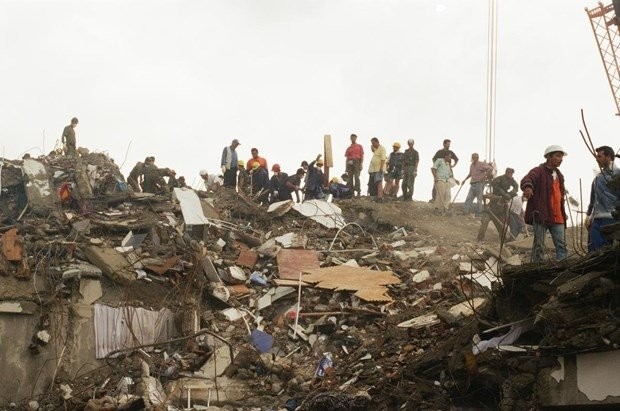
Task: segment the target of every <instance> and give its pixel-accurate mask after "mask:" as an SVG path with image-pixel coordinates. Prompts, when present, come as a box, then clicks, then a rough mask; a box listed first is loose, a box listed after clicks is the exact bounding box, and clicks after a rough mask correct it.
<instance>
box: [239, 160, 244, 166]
mask: <svg viewBox="0 0 620 411" xmlns="http://www.w3.org/2000/svg"><path fill="white" fill-rule="evenodd" d="M237 165H238V166H241V167H243V166H244V165H245V162H244V161H243V160H239V161H237Z"/></svg>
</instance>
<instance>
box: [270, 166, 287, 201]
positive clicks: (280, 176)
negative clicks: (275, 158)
mask: <svg viewBox="0 0 620 411" xmlns="http://www.w3.org/2000/svg"><path fill="white" fill-rule="evenodd" d="M271 171H272V172H273V175H272V176H271V179H270V180H269V183H270V187H271V196H270V197H271V198H270V200H269V202H270V203H275V202H277V201H282V200H283V199H282V198H281V196H280V192H281V191H282V190H284V189H285V184H286V180H287V179H288V174H286V173H283V172H282V171H280V164H274V165H273V167H271ZM289 197H290V193H289Z"/></svg>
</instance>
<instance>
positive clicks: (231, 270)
mask: <svg viewBox="0 0 620 411" xmlns="http://www.w3.org/2000/svg"><path fill="white" fill-rule="evenodd" d="M222 274H223V276H222V280H224V282H225V283H226V284H243V283H244V282H246V280H247V277H246V275H245V271H243V268H241V267H237V266H236V265H233V266H230V267H227V268H226V269H225V270H223V271H222Z"/></svg>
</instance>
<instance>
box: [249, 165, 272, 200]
mask: <svg viewBox="0 0 620 411" xmlns="http://www.w3.org/2000/svg"><path fill="white" fill-rule="evenodd" d="M250 175H251V178H252V198H253V199H254V200H255V201H256V202H258V203H264V202H267V199H268V198H269V192H270V190H271V185H270V184H269V176H268V175H267V170H265V169H264V168H262V167H261V166H260V164H259V163H258V162H255V163H254V164H253V165H252V172H251V173H250Z"/></svg>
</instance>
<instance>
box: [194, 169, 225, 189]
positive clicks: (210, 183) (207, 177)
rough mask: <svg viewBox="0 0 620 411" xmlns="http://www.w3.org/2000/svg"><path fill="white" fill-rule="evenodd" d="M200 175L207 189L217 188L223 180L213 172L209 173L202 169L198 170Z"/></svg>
mask: <svg viewBox="0 0 620 411" xmlns="http://www.w3.org/2000/svg"><path fill="white" fill-rule="evenodd" d="M200 177H201V178H202V179H203V180H204V183H205V189H206V190H207V191H215V190H217V189H218V188H219V187H220V186H221V185H222V183H223V182H224V181H223V180H222V177H220V176H218V175H215V174H209V172H208V171H207V170H204V169H203V170H200Z"/></svg>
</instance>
